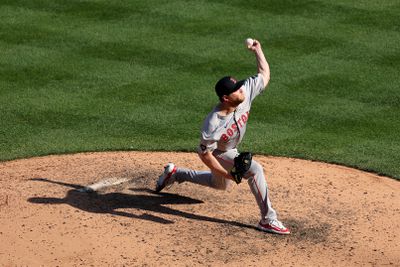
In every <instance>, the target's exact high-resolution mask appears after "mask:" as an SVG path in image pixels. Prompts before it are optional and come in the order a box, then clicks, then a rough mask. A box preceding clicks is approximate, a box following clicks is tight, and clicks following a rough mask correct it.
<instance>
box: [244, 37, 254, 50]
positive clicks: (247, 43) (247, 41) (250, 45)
mask: <svg viewBox="0 0 400 267" xmlns="http://www.w3.org/2000/svg"><path fill="white" fill-rule="evenodd" d="M253 44H254V40H253V39H251V38H247V39H246V46H247V48H250V47H252V46H253Z"/></svg>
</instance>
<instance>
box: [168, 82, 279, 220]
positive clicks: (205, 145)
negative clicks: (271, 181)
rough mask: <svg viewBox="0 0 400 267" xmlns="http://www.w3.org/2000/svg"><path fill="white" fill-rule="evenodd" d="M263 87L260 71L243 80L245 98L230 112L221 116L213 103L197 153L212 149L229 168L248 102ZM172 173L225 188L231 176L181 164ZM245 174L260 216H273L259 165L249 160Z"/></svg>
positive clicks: (181, 178) (184, 179) (180, 178)
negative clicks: (228, 177) (223, 175)
mask: <svg viewBox="0 0 400 267" xmlns="http://www.w3.org/2000/svg"><path fill="white" fill-rule="evenodd" d="M263 90H264V83H263V78H262V77H261V75H260V74H258V75H256V76H253V77H249V78H248V79H246V81H245V83H244V94H245V100H244V101H243V102H242V103H241V104H240V105H239V106H238V107H237V108H236V110H235V111H234V112H232V113H230V114H228V115H226V116H222V115H220V114H219V113H218V110H217V107H215V108H214V109H213V110H212V111H211V113H210V114H208V116H207V118H206V119H205V120H204V124H203V128H202V130H201V138H200V146H199V148H198V153H206V152H207V151H210V152H212V153H213V155H214V156H215V157H216V158H217V160H218V161H219V163H220V164H221V165H222V166H223V167H224V168H225V169H226V170H228V171H230V170H231V169H232V167H233V160H234V158H235V157H236V156H237V155H238V154H239V153H238V151H237V149H236V147H237V146H238V145H239V143H240V142H241V141H242V139H243V136H244V134H245V132H246V126H247V121H248V119H249V114H250V108H251V103H252V102H253V100H254V99H255V97H256V96H257V95H259V94H260V93H261V92H262V91H263ZM175 177H176V180H177V181H178V182H179V183H182V182H192V183H196V184H201V185H205V186H209V187H212V188H215V189H220V190H226V189H227V188H228V187H229V186H230V184H232V183H233V181H232V180H229V179H225V178H224V177H220V176H218V175H216V174H214V173H212V172H211V171H195V170H189V169H184V168H177V171H176V176H175ZM245 178H246V179H247V182H248V184H249V186H250V189H251V191H252V193H253V194H254V196H255V198H256V201H257V203H258V206H259V208H260V213H261V219H263V220H267V221H270V220H275V219H276V218H277V215H276V212H275V210H274V209H273V208H272V207H271V202H270V200H269V197H268V187H267V183H266V180H265V177H264V171H263V168H262V166H261V165H260V164H259V163H258V162H256V161H255V160H253V161H252V164H251V167H250V169H249V171H248V172H247V173H246V174H245Z"/></svg>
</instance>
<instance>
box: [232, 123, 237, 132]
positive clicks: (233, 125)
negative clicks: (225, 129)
mask: <svg viewBox="0 0 400 267" xmlns="http://www.w3.org/2000/svg"><path fill="white" fill-rule="evenodd" d="M232 129H233V131H235V132H237V130H238V129H237V126H236V124H232Z"/></svg>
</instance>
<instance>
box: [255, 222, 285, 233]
mask: <svg viewBox="0 0 400 267" xmlns="http://www.w3.org/2000/svg"><path fill="white" fill-rule="evenodd" d="M257 228H258V229H259V230H261V231H264V232H269V233H274V234H280V235H288V234H290V230H289V229H287V228H286V227H285V226H284V225H283V224H282V223H281V222H280V221H279V220H277V219H275V220H272V221H270V222H269V223H263V222H262V221H260V222H259V223H258V226H257Z"/></svg>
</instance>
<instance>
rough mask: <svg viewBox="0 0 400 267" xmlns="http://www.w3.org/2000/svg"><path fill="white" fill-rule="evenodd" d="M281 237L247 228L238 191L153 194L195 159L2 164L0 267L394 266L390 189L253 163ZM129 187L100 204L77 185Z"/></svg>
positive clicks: (392, 184) (309, 166)
mask: <svg viewBox="0 0 400 267" xmlns="http://www.w3.org/2000/svg"><path fill="white" fill-rule="evenodd" d="M254 159H255V160H257V161H259V162H260V163H261V164H262V165H263V167H264V172H265V174H266V177H267V180H268V184H269V188H270V195H271V200H272V203H273V206H274V207H275V209H276V210H277V211H278V215H279V218H280V220H281V221H283V222H284V224H285V225H286V226H287V227H288V228H290V229H291V231H292V234H291V235H289V236H279V235H273V234H267V233H263V232H260V231H258V230H256V229H255V225H256V224H257V222H258V220H259V211H258V207H257V205H256V202H255V199H254V197H253V195H252V194H251V192H250V189H249V188H248V185H247V183H246V182H244V183H241V184H240V185H235V186H233V187H232V188H231V189H230V190H228V191H217V190H214V189H210V188H206V187H202V186H198V185H193V184H188V183H183V184H175V185H174V186H172V187H171V188H170V189H168V190H165V191H163V193H161V194H156V193H155V192H154V191H153V190H154V186H155V182H156V180H157V177H158V175H159V174H160V173H161V172H162V169H163V165H164V164H165V163H167V162H174V163H176V165H178V166H180V167H187V168H194V169H206V167H205V166H204V165H203V164H202V163H201V161H200V160H199V159H198V157H197V155H195V154H193V153H158V152H157V153H150V152H105V153H82V154H75V155H64V156H47V157H39V158H32V159H23V160H16V161H9V162H3V163H0V183H1V187H0V240H1V242H0V265H1V266H79V265H82V266H386V265H389V266H400V231H399V229H400V195H399V192H400V183H399V182H398V181H396V180H393V179H390V178H387V177H381V176H377V175H374V174H371V173H366V172H362V171H359V170H354V169H351V168H346V167H341V166H336V165H330V164H324V163H318V162H309V161H304V160H297V159H287V158H274V157H265V156H255V157H254ZM107 179H108V180H109V179H126V180H128V181H126V182H124V183H122V184H118V185H116V186H112V187H108V188H107V189H105V190H103V191H101V192H98V193H92V194H87V193H81V192H79V190H77V189H80V188H82V187H83V186H86V185H89V184H91V183H95V182H99V181H103V180H107Z"/></svg>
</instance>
